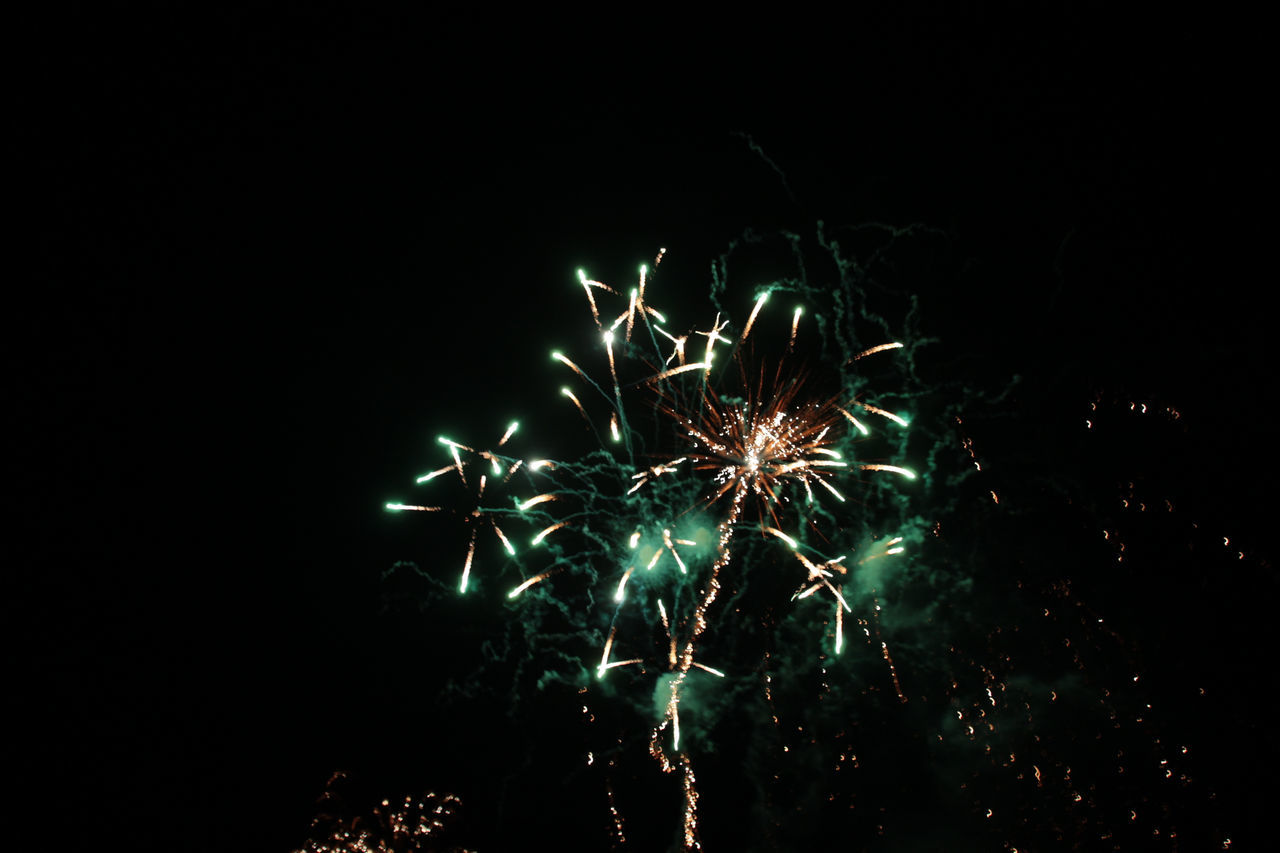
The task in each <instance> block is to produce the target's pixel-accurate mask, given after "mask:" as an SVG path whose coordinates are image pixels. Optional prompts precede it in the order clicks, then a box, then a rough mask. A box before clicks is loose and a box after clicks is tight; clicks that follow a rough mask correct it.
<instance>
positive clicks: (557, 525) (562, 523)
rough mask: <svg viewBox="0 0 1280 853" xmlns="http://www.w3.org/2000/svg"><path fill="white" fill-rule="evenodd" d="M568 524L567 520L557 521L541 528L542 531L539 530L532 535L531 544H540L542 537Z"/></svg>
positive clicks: (544, 537)
mask: <svg viewBox="0 0 1280 853" xmlns="http://www.w3.org/2000/svg"><path fill="white" fill-rule="evenodd" d="M568 525H569V522H567V521H557V522H556V523H555V524H552V525H550V526H549V527H547V528H545V529H544V530H542V532H540V533H539V534H538V535H537V536H535V537H533V544H534V545H540V544H542V540H543V539H546V538H547V537H548V536H550V535H551V534H552V533H555V532H556V531H557V530H560V529H561V528H563V527H567V526H568Z"/></svg>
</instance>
